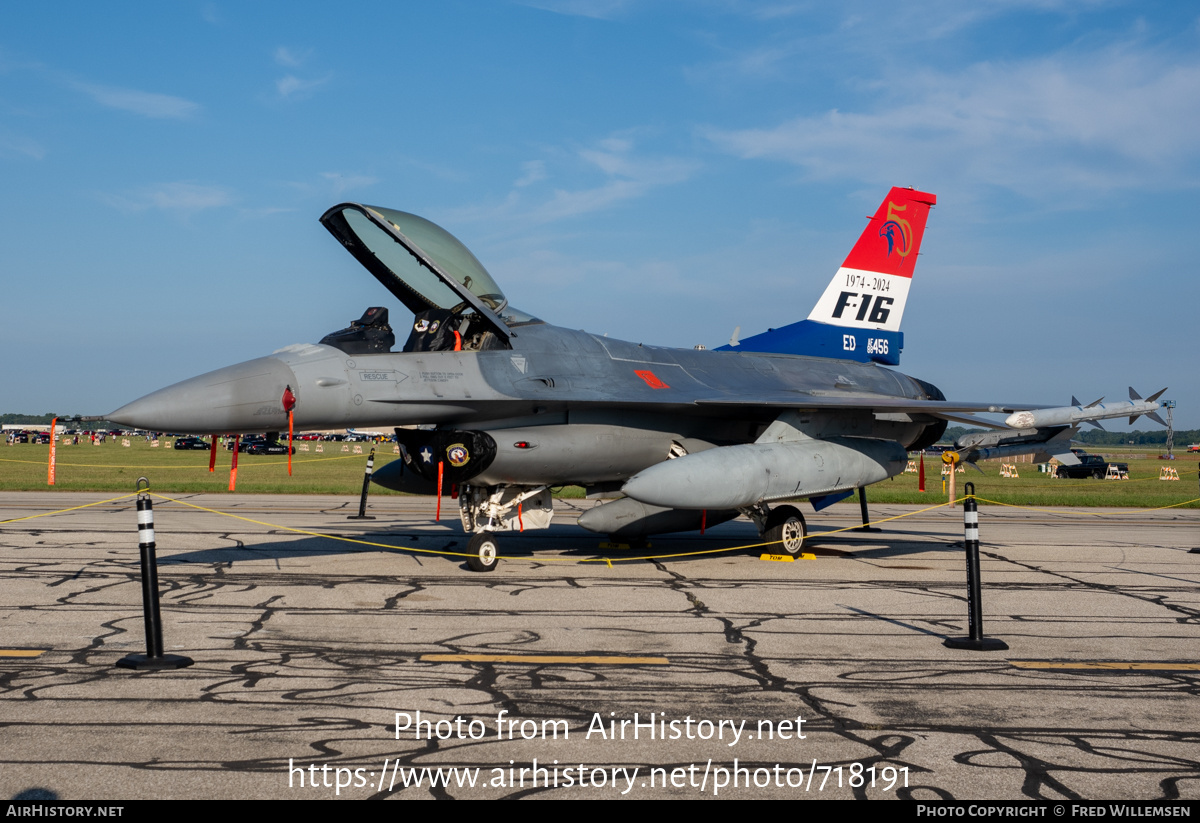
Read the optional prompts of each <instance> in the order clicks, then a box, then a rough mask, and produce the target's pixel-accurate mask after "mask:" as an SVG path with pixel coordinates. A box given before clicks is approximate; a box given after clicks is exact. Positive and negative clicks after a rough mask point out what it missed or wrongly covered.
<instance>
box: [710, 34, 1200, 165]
mask: <svg viewBox="0 0 1200 823" xmlns="http://www.w3.org/2000/svg"><path fill="white" fill-rule="evenodd" d="M878 87H879V91H880V94H881V96H882V97H884V98H885V99H886V100H887V102H885V103H883V104H881V105H878V106H876V107H875V108H874V110H872V111H863V112H841V111H837V110H834V111H830V112H826V113H824V114H818V115H804V116H800V117H796V118H793V119H792V120H789V121H787V122H785V123H782V124H779V125H777V126H773V127H767V128H758V129H741V130H722V129H715V128H710V129H708V130H706V136H707V137H708V138H709V139H711V140H712V141H713V142H714V143H715V144H717V145H718V146H720V147H721V148H723V149H725V150H726V151H729V152H731V153H733V154H736V155H739V156H741V157H746V158H770V159H775V160H782V161H785V162H788V163H791V164H794V165H796V166H799V167H801V168H802V169H804V171H805V173H806V174H807V175H808V176H810V177H833V176H846V177H851V178H857V179H863V180H879V179H881V178H882V179H891V178H893V177H894V176H895V175H896V174H897V172H899V173H902V174H908V175H912V176H913V179H915V180H922V179H926V180H928V179H931V178H939V179H942V180H945V179H947V178H948V177H949V178H961V179H969V180H972V181H974V182H977V183H978V182H982V183H987V184H993V185H998V186H1005V187H1009V188H1013V189H1026V188H1029V187H1040V186H1046V185H1057V186H1058V187H1065V188H1075V189H1104V188H1121V187H1125V186H1129V185H1135V184H1141V185H1144V184H1146V183H1147V182H1153V183H1156V184H1158V185H1177V184H1185V185H1192V184H1195V183H1196V182H1197V168H1196V161H1197V160H1198V159H1200V145H1198V144H1197V142H1196V140H1195V135H1196V134H1197V133H1198V131H1200V62H1197V61H1196V60H1195V59H1192V60H1187V61H1165V60H1162V59H1161V58H1159V57H1157V56H1151V55H1148V54H1142V53H1138V52H1137V51H1134V50H1122V49H1112V50H1109V51H1107V52H1104V53H1097V54H1094V55H1090V56H1087V57H1086V58H1082V59H1081V58H1079V57H1056V58H1049V59H1038V60H1028V61H1023V62H1017V63H982V64H978V65H976V66H973V67H971V68H969V69H968V70H966V71H963V72H960V73H957V74H943V73H937V72H930V71H927V72H922V73H907V74H905V75H903V77H902V78H900V79H898V80H896V81H891V80H890V79H889V80H886V81H884V80H881V81H879V83H878Z"/></svg>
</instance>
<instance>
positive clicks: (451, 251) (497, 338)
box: [321, 203, 542, 354]
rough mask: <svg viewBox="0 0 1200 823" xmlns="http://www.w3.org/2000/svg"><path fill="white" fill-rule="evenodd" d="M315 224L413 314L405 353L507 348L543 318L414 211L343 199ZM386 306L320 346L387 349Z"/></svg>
mask: <svg viewBox="0 0 1200 823" xmlns="http://www.w3.org/2000/svg"><path fill="white" fill-rule="evenodd" d="M321 223H322V225H324V226H325V228H326V229H328V230H329V231H330V233H331V234H333V236H334V237H336V238H337V239H338V241H339V242H340V243H341V244H342V245H343V246H345V247H346V249H347V250H348V251H349V252H350V253H351V254H353V255H354V257H355V259H357V260H358V261H359V262H360V263H362V264H363V266H365V267H366V268H367V270H368V271H369V272H371V274H372V275H374V276H375V279H376V280H378V281H379V282H380V283H382V284H383V285H384V286H385V287H386V288H387V290H388V291H390V292H391V293H392V294H393V295H395V296H396V298H397V299H399V300H400V302H401V303H403V304H404V305H405V306H406V307H407V308H408V309H409V310H410V311H411V312H412V313H413V315H414V318H413V325H412V328H411V329H410V330H409V332H408V337H407V340H406V341H405V343H404V351H405V352H421V351H448V350H453V351H489V350H493V349H508V348H512V344H511V342H510V340H511V338H513V337H515V336H516V334H515V332H513V328H515V327H519V326H522V325H528V324H532V323H540V322H542V321H540V320H538V319H537V318H535V317H532V316H530V315H528V314H525V313H524V312H521V311H518V310H516V309H513V308H512V307H510V306H509V305H508V298H506V297H505V296H504V293H503V292H502V291H500V287H499V286H498V285H496V281H495V280H493V279H492V276H491V275H490V274H488V272H487V269H485V268H484V267H483V264H482V263H480V262H479V261H478V260H477V259H476V258H475V255H473V254H472V253H471V251H470V249H468V248H467V247H466V246H464V245H463V244H462V243H461V242H459V240H458V239H457V238H456V237H454V235H452V234H450V232H448V231H446V230H445V229H443V228H442V227H441V226H438V225H437V224H435V223H431V222H430V221H428V220H426V219H425V218H424V217H418V216H417V215H415V214H409V213H407V212H402V211H396V210H395V209H385V208H380V207H378V206H364V205H361V204H358V203H342V204H341V205H338V206H334V207H333V208H332V209H330V210H329V211H327V212H325V214H324V215H322V217H321ZM395 341H396V335H395V333H394V332H393V331H392V327H391V326H390V325H389V323H388V311H387V309H386V308H383V307H372V308H370V309H367V311H366V313H365V314H364V315H363V316H362V317H361V318H360V319H359V320H356V321H354V322H353V323H351V324H350V325H349V326H348V327H346V328H344V329H341V330H339V331H336V332H333V333H331V334H328V335H326V336H325V337H324V338H323V339H322V340H321V343H323V344H325V345H330V346H335V347H337V348H339V349H341V350H342V351H345V352H347V353H348V354H366V353H371V352H385V351H391V348H392V346H394V345H395Z"/></svg>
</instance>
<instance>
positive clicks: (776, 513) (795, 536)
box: [763, 506, 808, 557]
mask: <svg viewBox="0 0 1200 823" xmlns="http://www.w3.org/2000/svg"><path fill="white" fill-rule="evenodd" d="M806 537H808V526H807V525H806V524H805V523H804V515H802V514H800V510H799V509H797V508H796V507H795V506H780V507H779V508H777V509H771V514H770V515H768V517H767V530H766V531H765V532H763V539H764V540H766V541H767V542H769V543H777V544H778V545H779V547H780V548H782V549H783V550H784V551H785V552H787V553H788V554H790V555H792V556H793V557H795V556H796V555H798V554H800V550H801V549H803V548H804V539H805V538H806Z"/></svg>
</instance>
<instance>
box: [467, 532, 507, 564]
mask: <svg viewBox="0 0 1200 823" xmlns="http://www.w3.org/2000/svg"><path fill="white" fill-rule="evenodd" d="M467 553H468V554H469V555H470V557H468V558H467V568H469V569H470V570H471V571H473V572H490V571H492V570H493V569H495V568H496V564H498V563H499V562H500V549H499V548H498V547H497V545H496V537H495V535H493V534H491V533H490V532H483V533H481V534H476V535H472V536H471V540H470V542H468V543H467Z"/></svg>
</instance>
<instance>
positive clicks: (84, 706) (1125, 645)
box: [0, 493, 1200, 800]
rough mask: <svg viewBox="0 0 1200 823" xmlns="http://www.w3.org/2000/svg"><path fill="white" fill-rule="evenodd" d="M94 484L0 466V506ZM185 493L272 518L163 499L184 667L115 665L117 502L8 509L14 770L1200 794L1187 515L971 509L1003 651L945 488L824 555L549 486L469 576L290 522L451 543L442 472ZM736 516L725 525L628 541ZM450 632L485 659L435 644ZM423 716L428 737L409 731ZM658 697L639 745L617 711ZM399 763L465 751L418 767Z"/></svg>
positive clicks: (480, 789) (4, 557) (253, 782)
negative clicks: (972, 626)
mask: <svg viewBox="0 0 1200 823" xmlns="http://www.w3.org/2000/svg"><path fill="white" fill-rule="evenodd" d="M104 497H105V496H104V495H88V494H64V493H44V494H43V493H20V494H18V493H6V494H3V495H0V520H5V519H10V518H17V517H23V516H26V515H29V514H38V513H42V512H48V511H54V510H57V509H63V508H66V507H68V506H75V505H81V504H82V503H85V502H92V501H96V500H101V499H103V498H104ZM178 497H179V499H181V500H187V501H188V502H192V503H195V504H198V505H203V506H206V507H210V508H215V509H219V510H221V511H224V512H228V513H232V514H237V515H239V516H241V517H244V518H249V519H251V520H257V521H261V524H260V523H253V522H248V521H247V520H235V519H231V518H228V517H223V516H221V515H219V514H213V513H209V512H204V511H199V510H195V509H189V508H187V507H184V506H182V505H180V504H178V503H171V502H164V501H163V500H161V499H156V500H155V507H154V511H155V525H156V535H157V541H158V543H157V547H158V557H159V581H160V586H161V592H162V615H163V627H164V637H165V644H164V645H165V649H166V651H167V652H170V653H175V654H184V655H188V656H190V657H191V658H193V659H194V660H195V665H194V666H192V667H190V668H186V669H181V670H178V671H167V672H158V673H138V672H130V671H126V670H122V669H118V668H115V667H114V663H115V662H116V660H117V659H118V658H120V657H122V656H123V655H125V654H128V653H131V652H144V651H145V641H144V637H143V629H142V617H141V612H140V608H141V607H140V586H139V577H138V551H137V536H136V525H135V524H136V519H135V514H134V504H133V500H132V498H128V499H125V500H121V501H117V502H114V503H108V504H105V505H103V506H97V507H94V508H87V509H80V510H76V511H72V512H67V513H63V514H57V515H54V516H48V517H42V518H38V519H33V520H21V521H16V522H6V523H0V568H2V569H3V576H4V584H3V586H2V587H0V637H2V638H3V642H2V643H0V646H3V648H4V649H6V650H9V651H18V652H20V651H21V650H34V651H26V652H25V653H26V654H34V653H35V651H36V650H44V651H42V653H40V654H38V655H37V656H22V657H14V656H7V657H6V656H0V727H2V728H3V733H2V734H0V793H2V794H3V796H4V797H13V796H14V795H17V794H18V793H21V792H28V791H31V790H42V791H44V792H48V793H50V794H52V795H53V796H57V797H59V798H61V799H64V800H72V799H137V798H289V799H303V798H309V797H311V798H321V799H325V798H332V797H335V796H336V797H347V798H367V797H396V798H408V797H431V796H433V797H476V798H499V797H528V796H547V797H578V798H609V797H621V796H626V797H696V796H708V797H712V796H714V794H715V793H716V794H718V796H720V797H729V798H752V797H753V798H758V797H786V798H802V797H813V798H845V799H849V798H854V797H867V798H888V797H896V798H912V799H921V798H925V799H935V798H939V797H941V798H957V799H966V800H975V799H978V800H983V799H1032V798H1042V799H1047V800H1059V799H1063V800H1067V799H1139V800H1141V799H1151V798H1175V797H1179V798H1184V799H1196V798H1198V797H1200V745H1198V744H1200V708H1198V705H1200V704H1198V701H1197V687H1198V682H1200V670H1198V669H1197V667H1196V661H1197V658H1196V654H1195V650H1196V648H1197V645H1196V643H1197V640H1198V639H1200V625H1198V623H1200V621H1198V619H1197V618H1198V616H1200V553H1196V554H1193V553H1189V550H1190V549H1193V548H1197V547H1200V528H1198V526H1200V511H1197V510H1167V511H1161V512H1137V513H1133V514H1126V513H1116V512H1108V513H1105V512H1102V511H1100V510H1087V511H1071V510H1061V511H1055V512H1053V513H1050V514H1043V513H1039V512H1030V511H1025V510H1018V509H1004V508H1000V507H983V508H982V509H981V511H980V524H981V536H982V579H983V584H984V595H983V612H984V630H985V633H986V634H987V635H989V636H993V637H998V638H1001V639H1003V640H1004V641H1005V642H1007V643H1008V645H1009V646H1010V649H1009V650H1008V651H999V652H972V651H962V650H952V649H948V648H945V647H944V646H943V645H942V640H943V639H944V638H946V637H950V636H960V635H963V634H965V633H966V613H967V603H966V590H965V566H964V561H963V556H962V549H961V539H962V520H961V517H962V515H961V510H948V509H941V510H937V511H932V512H927V513H924V514H920V515H917V516H914V517H912V518H907V519H902V520H897V521H893V522H891V523H887V524H885V525H884V531H883V532H880V533H873V534H862V533H855V532H845V533H842V534H837V535H829V536H824V537H815V538H813V539H812V541H811V543H810V548H809V549H807V550H809V551H814V552H815V553H816V554H817V558H816V559H815V560H803V561H797V562H794V563H778V562H767V561H763V560H760V559H758V556H757V552H749V551H741V552H734V553H731V554H715V555H702V556H698V557H691V558H688V557H684V558H675V557H673V558H667V559H657V560H639V561H630V562H618V563H613V564H612V565H611V566H610V565H608V564H605V563H581V562H579V561H580V560H583V559H586V558H595V557H598V556H608V557H612V558H614V559H615V558H619V557H620V556H621V555H622V551H620V550H600V549H598V548H597V546H598V543H599V542H600V539H599V538H597V537H596V536H595V535H590V534H588V533H586V532H584V531H583V530H581V529H579V528H577V527H575V526H574V525H573V523H574V518H575V517H576V516H577V514H578V509H580V508H582V507H586V506H588V505H591V504H590V503H589V502H586V501H561V502H559V503H558V504H557V511H556V516H555V522H554V525H553V526H552V527H551V528H550V529H549V530H546V531H541V532H528V533H526V534H524V535H520V534H502V535H501V536H500V547H501V554H502V556H503V557H504V558H505V559H504V561H503V562H502V563H501V564H500V566H499V569H498V570H497V571H495V572H493V573H487V574H479V573H473V572H469V571H467V570H466V567H465V565H464V563H463V562H462V558H460V557H445V556H440V555H437V554H412V553H408V552H404V551H401V550H398V549H394V550H389V549H383V548H377V547H369V546H364V545H361V544H354V543H344V542H338V541H334V540H330V539H327V538H324V537H319V536H315V535H312V534H300V533H295V532H290V531H287V530H286V529H283V528H279V526H286V527H289V528H296V529H303V530H307V531H311V532H317V533H321V534H333V535H343V536H346V537H351V538H355V539H361V540H367V541H372V542H379V543H385V544H388V545H392V546H406V547H414V548H420V549H427V550H448V551H452V552H453V551H460V552H461V551H463V547H464V546H465V544H466V541H465V539H464V538H463V535H462V532H461V527H460V526H459V524H458V523H457V520H456V518H454V517H453V516H451V517H447V516H446V513H447V508H446V507H444V508H443V517H442V521H441V523H434V522H432V521H433V508H434V507H433V501H431V500H425V499H419V498H397V497H388V498H379V499H376V500H373V501H372V503H371V510H370V513H371V514H373V515H375V516H376V517H377V519H376V520H374V521H365V522H364V521H352V520H347V519H346V515H347V514H348V513H352V512H353V510H354V508H355V505H354V503H353V502H351V503H350V504H348V503H347V501H345V500H342V499H336V498H328V497H315V496H313V497H308V496H284V495H278V496H277V495H258V496H251V495H236V494H230V495H207V496H196V495H179V496H178ZM447 502H448V501H447ZM906 510H910V509H906V507H900V506H874V507H872V512H873V514H874V515H876V516H877V517H884V516H890V515H893V514H899V513H901V512H903V511H906ZM450 513H451V515H454V514H455V512H454V511H453V510H452V509H451V510H450ZM1097 514H1100V515H1102V516H1097ZM857 515H858V512H857V507H850V506H837V507H834V508H833V509H832V510H827V511H826V512H823V513H821V514H815V515H811V516H809V515H806V516H807V517H808V520H809V531H810V532H819V531H822V530H824V529H827V528H840V527H844V526H851V525H855V523H856V519H857ZM263 524H269V525H263ZM754 542H757V539H756V534H755V531H754V529H753V527H752V526H751V525H750V524H749V523H748V522H746V521H735V522H733V523H729V524H725V525H722V526H719V527H716V528H713V529H710V530H708V532H707V533H706V535H705V536H704V537H700V536H699V535H698V534H691V535H684V536H668V537H659V538H654V539H653V541H652V543H653V548H652V549H651V550H650V552H645V551H643V550H637V551H636V552H628V551H627V552H624V553H625V554H627V555H641V554H646V553H650V554H674V553H677V552H681V551H688V550H707V549H713V548H719V547H721V546H738V545H744V544H747V543H754ZM447 654H471V655H493V656H495V657H494V659H491V660H485V661H450V662H446V661H445V660H438V659H431V658H429V655H447ZM512 655H521V656H526V657H524V658H518V659H516V660H513V659H511V658H509V659H505V656H512ZM531 655H532V656H539V657H534V658H532V659H530V658H529V657H528V656H531ZM555 656H576V657H577V656H592V657H595V658H597V659H596V660H594V661H592V662H579V661H570V660H567V661H558V660H555V659H554V658H555ZM630 656H639V657H660V658H665V661H666V662H665V663H663V664H651V663H638V664H628V663H623V662H622V661H621V659H620V658H624V657H630ZM1087 664H1092V665H1091V667H1090V668H1088V667H1080V666H1086V665H1087ZM1096 664H1104V665H1103V666H1098V665H1096ZM1135 664H1136V665H1135ZM1039 665H1041V666H1043V667H1040V668H1039V667H1037V666H1039ZM1062 665H1071V666H1076V668H1058V667H1055V666H1062ZM1031 666H1032V667H1031ZM1047 666H1048V667H1047ZM1122 666H1123V667H1122ZM1139 666H1140V667H1139ZM1189 666H1190V668H1189ZM417 711H420V712H421V719H422V720H424V721H426V722H427V723H429V724H430V725H429V726H428V727H426V728H427V729H428V732H427V733H426V734H425V735H423V738H428V737H432V738H433V739H416V737H415V735H414V732H413V727H412V726H408V727H405V728H403V729H402V730H401V731H400V732H399V733H398V732H397V730H396V722H397V713H398V712H399V713H404V715H405V716H407V717H408V720H409V721H413V720H415V712H417ZM651 714H653V719H654V720H655V722H656V723H657V722H660V721H663V722H665V723H666V724H668V725H666V726H661V727H656V732H655V735H654V739H648V733H647V728H646V726H644V725H643V726H642V727H641V729H640V731H639V734H638V739H633V727H632V726H630V725H629V724H626V726H625V729H624V735H623V736H621V735H620V732H621V724H620V721H621V720H633V719H634V718H635V716H636V717H637V719H638V720H640V721H641V722H642V723H643V724H645V723H647V722H648V721H649V720H650V719H651ZM458 717H461V718H462V719H463V722H464V724H465V723H470V722H471V721H473V720H474V721H478V722H477V724H476V726H474V727H472V728H473V729H474V731H476V732H478V730H479V729H484V730H485V731H484V733H483V734H481V735H479V736H477V737H476V736H473V735H470V734H466V733H465V732H463V731H462V729H463V726H459V727H458V730H457V731H455V732H451V731H450V730H451V729H452V728H454V721H455V719H456V718H458ZM688 718H690V719H691V722H690V723H687V722H686V720H687V719H688ZM798 719H799V723H797V720H798ZM438 721H442V725H440V726H438V725H436V724H438ZM671 721H677V723H678V726H676V727H672V726H670V725H669V724H670V723H671ZM722 721H725V722H726V723H730V722H731V723H733V724H734V726H727V725H724V724H722ZM743 721H744V726H741V730H742V731H741V733H740V734H739V736H738V738H737V739H736V741H735V740H734V739H732V737H731V734H732V730H733V729H734V728H735V727H736V724H741V723H743ZM706 722H707V723H708V724H710V725H707V726H706V725H704V723H706ZM506 723H507V724H508V725H507V726H506V725H505V724H506ZM610 723H613V724H614V725H610ZM760 723H762V724H763V725H761V726H760ZM767 724H769V725H767ZM780 724H783V725H780ZM789 724H790V725H789ZM599 728H602V729H603V730H604V734H603V735H602V734H601V733H600V731H598V729H599ZM659 728H661V729H662V730H663V731H665V732H667V739H662V736H661V735H659V734H658V733H657V732H658V729H659ZM673 728H675V729H678V730H679V734H678V736H677V737H674V738H672V737H671V732H672V729H673ZM506 729H507V731H506ZM564 729H565V731H564ZM784 730H790V733H788V732H787V731H784ZM437 731H441V732H444V733H445V735H444V737H442V738H440V739H439V736H438V734H437V733H436V732H437ZM610 731H612V732H616V733H617V734H616V736H615V739H614V735H613V734H610ZM768 731H773V732H776V733H775V734H773V735H772V734H768ZM589 732H590V734H589ZM523 733H524V734H525V735H526V737H523V736H522V734H523ZM718 734H719V735H720V736H719V737H718ZM800 734H803V738H802V739H801V738H799V735H800ZM397 735H399V736H397ZM706 735H707V736H708V738H709V739H703V738H704V737H705V736H706ZM527 738H528V739H527ZM781 738H786V739H781ZM735 758H736V760H737V767H739V768H742V769H744V770H745V775H746V776H745V778H744V779H743V780H741V785H738V786H736V787H735V786H734V785H732V782H731V781H732V779H733V770H734V761H735ZM535 759H536V761H537V766H538V768H541V769H546V770H547V771H546V773H545V774H546V777H545V778H544V779H542V778H541V773H540V772H539V773H537V774H534V772H533V771H532V769H533V762H534V760H535ZM814 764H815V766H816V769H815V770H814V769H813V766H814ZM856 764H857V765H856ZM310 766H315V769H310ZM326 766H327V767H328V769H325V770H323V767H326ZM777 766H778V768H776V767H777ZM839 767H840V768H839ZM414 768H415V769H418V770H420V769H424V768H429V769H436V768H443V769H445V768H455V769H459V770H462V769H466V770H473V769H478V770H479V771H478V773H477V775H476V776H477V781H476V783H475V785H474V786H471V785H469V782H470V781H469V780H467V781H465V783H464V785H461V786H460V785H459V782H463V781H462V780H461V778H462V775H463V774H468V773H469V772H462V771H459V772H455V773H453V775H451V774H450V773H449V772H444V773H443V777H445V778H446V782H447V783H448V784H449V785H438V786H432V787H431V786H430V785H429V777H430V774H429V773H422V772H420V771H418V773H417V775H418V776H422V784H421V785H420V786H417V785H412V783H413V782H414V779H413V778H414V775H413V773H412V772H408V771H407V770H409V769H414ZM634 768H636V769H638V771H637V773H636V775H632V770H633V769H634ZM722 768H723V769H725V770H726V777H725V779H726V780H727V781H729V782H727V783H726V785H725V786H723V787H718V784H719V783H720V780H721V773H720V769H722ZM872 768H873V769H874V772H873V774H874V777H875V785H874V786H872V785H870V782H871V781H870V777H871V775H872V771H871V770H872ZM885 768H887V769H891V770H892V771H891V772H889V773H890V774H891V775H892V785H890V786H888V787H887V788H885V785H884V784H885V780H884V779H882V775H883V771H884V769H885ZM521 769H525V770H526V771H527V772H528V774H526V775H522V774H521V773H520V770H521ZM339 770H341V771H339ZM549 770H555V771H553V772H551V771H549ZM571 770H573V771H571ZM652 770H655V771H652ZM789 770H790V771H789ZM810 772H811V776H812V777H813V779H812V780H811V781H809V778H810ZM406 774H407V776H408V778H409V784H410V785H407V786H406V785H404V784H403V780H404V777H405V775H406ZM789 774H791V775H792V778H791V779H792V780H793V785H788V780H789V778H788V775H789ZM530 775H533V777H531V776H530ZM551 775H553V783H554V784H552V785H544V784H545V783H551V782H552V781H551V778H550V776H551ZM568 775H570V776H571V777H570V779H571V781H572V782H571V785H566V781H567V779H568V777H567V776H568ZM764 775H765V777H764ZM796 775H799V778H797V777H796ZM864 775H865V777H864ZM822 778H824V781H823V782H824V786H823V787H821V788H818V784H819V782H820V781H822ZM852 778H854V779H852ZM314 779H315V780H316V781H317V783H318V785H317V786H316V787H313V786H312V785H311V783H312V782H313V780H314ZM764 779H765V780H766V781H767V785H755V781H758V782H760V783H761V782H762V781H763V780H764ZM795 779H800V781H801V783H800V785H796V784H795V783H794V780H795ZM342 780H349V781H350V782H349V783H348V784H347V785H345V786H343V787H341V788H338V787H337V786H336V783H337V782H340V781H342ZM702 780H703V781H704V782H703V786H701V781H702ZM781 781H782V784H781ZM805 781H808V782H807V783H806V782H805ZM839 781H840V785H838V783H839ZM856 781H857V782H858V784H857V785H852V784H853V783H855V782H856ZM289 782H290V783H291V785H290V786H289ZM300 782H303V786H301V785H298V783H300ZM747 782H748V783H749V784H750V785H745V784H746V783H747ZM905 782H906V783H907V786H905V785H904V783H905ZM531 783H532V785H531ZM581 783H582V784H583V785H581ZM664 784H665V785H664Z"/></svg>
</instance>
